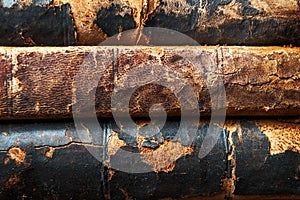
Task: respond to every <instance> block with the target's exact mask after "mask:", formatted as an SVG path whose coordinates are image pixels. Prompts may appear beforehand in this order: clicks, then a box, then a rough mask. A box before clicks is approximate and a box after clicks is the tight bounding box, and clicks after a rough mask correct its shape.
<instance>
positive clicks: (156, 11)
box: [0, 0, 300, 46]
mask: <svg viewBox="0 0 300 200" xmlns="http://www.w3.org/2000/svg"><path fill="white" fill-rule="evenodd" d="M3 2H4V3H2V4H0V12H2V13H3V16H4V17H3V18H1V20H0V22H1V26H2V29H0V32H1V33H2V34H3V35H4V37H3V38H1V39H2V40H0V44H2V45H10V46H11V45H18V46H27V45H65V46H67V45H74V44H76V45H98V44H99V43H101V42H102V41H104V40H105V39H106V38H107V37H109V36H113V35H115V34H118V33H120V32H123V31H126V30H129V29H134V28H140V27H161V28H168V29H172V30H176V31H179V32H181V33H184V34H186V35H188V36H190V37H191V38H193V39H194V40H196V41H197V42H198V43H199V44H201V45H204V44H208V45H216V44H228V45H289V44H293V45H296V46H299V45H300V43H299V34H300V28H299V24H300V20H299V17H300V14H299V13H300V12H299V11H300V6H299V1H298V0H287V1H274V0H272V1H271V0H263V1H258V0H236V1H233V0H206V1H204V0H199V1H190V0H175V1H174V0H160V1H158V0H128V1H127V0H113V1H104V0H81V1H77V0H54V1H33V0H26V1H15V4H14V5H13V4H8V3H5V2H12V1H6V0H3ZM0 3H1V2H0ZM61 10H63V11H61ZM39 12H40V13H39ZM44 12H46V13H44ZM65 12H67V14H66V13H65ZM7 13H11V14H9V15H7ZM36 13H39V14H38V15H37V14H36ZM58 15H61V17H57V16H58ZM18 16H19V17H18ZM53 20H55V21H56V22H57V23H55V26H54V25H53V24H51V23H49V21H53ZM73 22H74V23H73ZM11 24H13V26H10V25H11ZM49 24H51V25H49ZM7 30H9V31H7ZM7 32H9V33H8V34H7ZM39 33H40V35H39ZM45 36H47V37H45ZM173 45H176V41H174V44H173Z"/></svg>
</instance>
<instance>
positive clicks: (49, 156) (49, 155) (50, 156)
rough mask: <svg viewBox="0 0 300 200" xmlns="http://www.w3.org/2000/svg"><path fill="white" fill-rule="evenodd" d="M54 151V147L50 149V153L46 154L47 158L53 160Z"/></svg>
mask: <svg viewBox="0 0 300 200" xmlns="http://www.w3.org/2000/svg"><path fill="white" fill-rule="evenodd" d="M54 151H55V149H54V148H53V147H49V149H48V151H47V152H46V153H45V156H47V157H48V158H52V157H53V153H54Z"/></svg>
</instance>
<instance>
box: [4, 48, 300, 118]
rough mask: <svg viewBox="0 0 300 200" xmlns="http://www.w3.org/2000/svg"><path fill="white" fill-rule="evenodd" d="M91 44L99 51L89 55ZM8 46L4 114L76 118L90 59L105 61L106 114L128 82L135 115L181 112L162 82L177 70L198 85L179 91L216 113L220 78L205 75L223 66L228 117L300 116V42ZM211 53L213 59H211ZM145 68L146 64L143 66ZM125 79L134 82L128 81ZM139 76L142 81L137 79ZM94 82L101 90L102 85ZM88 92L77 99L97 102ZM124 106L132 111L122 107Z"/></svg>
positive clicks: (100, 94)
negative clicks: (78, 79) (79, 77)
mask: <svg viewBox="0 0 300 200" xmlns="http://www.w3.org/2000/svg"><path fill="white" fill-rule="evenodd" d="M92 50H97V52H96V53H95V54H94V56H92V57H89V58H86V56H87V55H88V53H89V52H91V51H92ZM1 51H2V52H5V51H6V53H2V60H1V65H2V67H3V68H4V69H8V70H7V71H4V70H3V71H2V77H3V78H2V79H3V81H1V82H2V84H3V86H2V88H3V89H2V92H1V95H2V97H1V98H2V99H3V100H6V99H7V100H8V101H2V104H0V105H1V106H0V109H2V111H1V118H2V119H10V118H19V119H21V118H23V119H30V118H31V119H34V118H53V117H55V118H65V117H67V118H68V117H71V111H72V94H73V92H75V91H79V92H80V91H84V92H89V91H87V89H88V88H87V86H86V85H85V84H79V85H80V88H77V90H76V89H75V86H74V78H75V75H76V73H77V71H78V70H79V68H80V65H82V63H83V61H84V60H85V61H93V62H94V61H95V60H96V61H97V62H98V65H99V63H102V64H100V65H99V66H102V69H103V70H104V71H103V76H102V77H97V76H98V75H99V73H98V75H97V73H95V72H94V71H90V72H88V75H89V76H88V77H89V78H90V79H92V80H97V82H98V79H99V84H98V88H97V90H96V101H95V105H96V110H97V113H98V114H99V116H102V117H109V116H111V94H112V90H113V88H114V87H116V86H122V85H123V86H124V87H123V89H121V90H120V93H119V94H120V96H117V98H119V99H121V100H122V99H124V96H122V95H124V94H127V93H128V89H130V88H133V87H134V86H139V87H140V88H138V89H137V90H136V91H135V92H134V93H133V95H132V96H131V100H130V113H131V115H132V116H135V117H147V116H148V112H149V109H150V107H151V106H152V105H153V104H155V103H162V105H163V106H164V108H165V109H166V111H167V112H168V114H169V115H170V116H179V115H180V108H181V104H180V101H179V99H177V97H176V94H175V93H174V92H172V90H173V89H172V88H166V87H163V86H161V85H158V84H156V83H160V82H157V81H162V82H167V83H170V84H169V85H168V87H169V86H170V87H172V84H176V82H173V81H174V80H175V79H174V77H173V75H172V73H173V74H175V75H178V77H179V80H180V81H179V83H180V84H181V83H184V84H183V85H186V86H189V87H191V88H192V89H193V91H194V94H191V93H187V92H186V90H181V91H180V92H179V93H177V95H179V96H184V97H185V98H186V99H189V98H190V97H192V96H193V95H195V97H196V98H197V99H198V103H199V108H200V112H201V114H202V115H209V114H210V109H211V102H210V94H209V92H208V89H207V87H206V86H207V85H206V84H212V86H213V85H214V82H211V81H212V80H213V79H211V78H209V79H207V81H206V80H205V79H203V77H206V76H207V75H208V74H212V75H214V74H216V71H214V70H218V71H219V73H220V78H221V80H223V83H224V86H225V90H226V98H227V101H226V107H227V115H228V116H241V115H246V116H252V115H259V116H279V115H298V113H299V109H300V102H299V95H300V93H299V90H300V88H299V87H300V85H299V76H300V64H299V63H300V50H299V49H298V48H280V47H193V48H190V49H186V48H180V47H174V48H170V47H159V48H156V47H153V48H151V47H141V48H130V47H126V48H123V47H120V48H114V47H104V49H103V50H101V47H68V48H54V47H53V48H48V47H47V48H29V49H26V48H2V49H1ZM95 55H96V56H95ZM200 57H202V61H201V62H202V64H201V63H200V65H199V66H200V68H199V69H198V70H197V68H196V67H195V66H194V65H193V64H192V59H194V58H196V59H197V58H200ZM207 60H209V61H210V62H209V63H207ZM197 62H198V61H197ZM103 63H104V64H103ZM105 63H106V64H105ZM98 65H97V66H98ZM10 66H11V67H12V70H11V71H10V70H9V69H10ZM151 66H159V68H161V69H162V72H161V73H162V74H161V75H160V76H159V77H160V78H159V80H158V79H157V80H151V79H145V78H144V77H145V75H146V74H149V73H151ZM138 67H140V68H141V67H142V68H141V69H143V70H137V69H139V68H138ZM210 71H211V72H210ZM129 72H131V73H132V74H131V75H130V76H127V78H126V77H125V76H124V74H127V75H128V73H129ZM202 75H203V76H202ZM99 76H100V75H99ZM172 77H173V78H172ZM6 79H8V83H9V84H8V85H6V84H7V81H5V80H6ZM210 79H211V80H210ZM124 80H125V81H126V80H127V81H129V83H130V84H128V83H126V84H125V82H124ZM138 81H140V84H141V85H136V84H137V82H138ZM124 84H125V85H124ZM212 88H214V87H212ZM90 89H92V90H94V89H96V85H95V86H92V88H90ZM92 90H91V91H92ZM84 94H85V93H84ZM86 94H87V95H88V94H89V93H86ZM85 96H86V95H83V96H81V97H78V98H77V99H76V100H75V99H74V100H75V101H74V103H77V104H78V105H81V106H82V107H83V108H85V107H86V108H88V106H89V105H88V104H90V105H92V104H93V102H91V103H88V104H86V103H85V102H84V101H83V100H84V98H85ZM80 98H83V99H80ZM81 102H83V103H81ZM186 103H188V102H186ZM83 104H84V105H83ZM82 110H84V109H82ZM119 111H120V112H121V113H122V112H125V110H123V108H121V109H120V110H119Z"/></svg>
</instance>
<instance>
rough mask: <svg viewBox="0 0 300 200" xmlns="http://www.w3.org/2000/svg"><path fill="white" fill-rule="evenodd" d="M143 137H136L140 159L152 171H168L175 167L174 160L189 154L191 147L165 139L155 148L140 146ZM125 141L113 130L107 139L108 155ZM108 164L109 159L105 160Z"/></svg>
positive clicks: (191, 150)
mask: <svg viewBox="0 0 300 200" xmlns="http://www.w3.org/2000/svg"><path fill="white" fill-rule="evenodd" d="M143 140H144V139H143V137H141V136H139V137H138V147H139V149H140V155H141V159H142V160H143V161H144V162H145V163H147V164H149V165H150V166H152V169H153V171H154V172H160V171H163V172H170V171H172V170H173V169H174V168H175V161H176V160H177V159H179V158H181V157H183V156H186V155H190V154H191V153H192V152H193V148H192V147H190V146H183V145H182V144H180V142H173V141H167V140H165V141H164V142H163V144H161V145H159V147H158V148H156V149H150V148H146V147H142V142H143ZM125 145H126V143H125V142H124V141H123V140H121V139H119V138H118V133H117V132H114V131H113V133H112V135H111V136H110V138H109V140H108V157H110V156H112V155H114V154H115V153H116V152H117V151H118V150H119V148H121V147H122V146H125ZM106 165H107V166H109V159H108V160H107V161H106ZM112 175H113V174H112Z"/></svg>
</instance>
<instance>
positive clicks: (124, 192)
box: [119, 188, 132, 200]
mask: <svg viewBox="0 0 300 200" xmlns="http://www.w3.org/2000/svg"><path fill="white" fill-rule="evenodd" d="M119 190H120V191H121V192H122V193H123V195H124V200H132V197H131V196H129V194H128V192H127V191H126V190H124V189H123V188H119Z"/></svg>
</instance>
